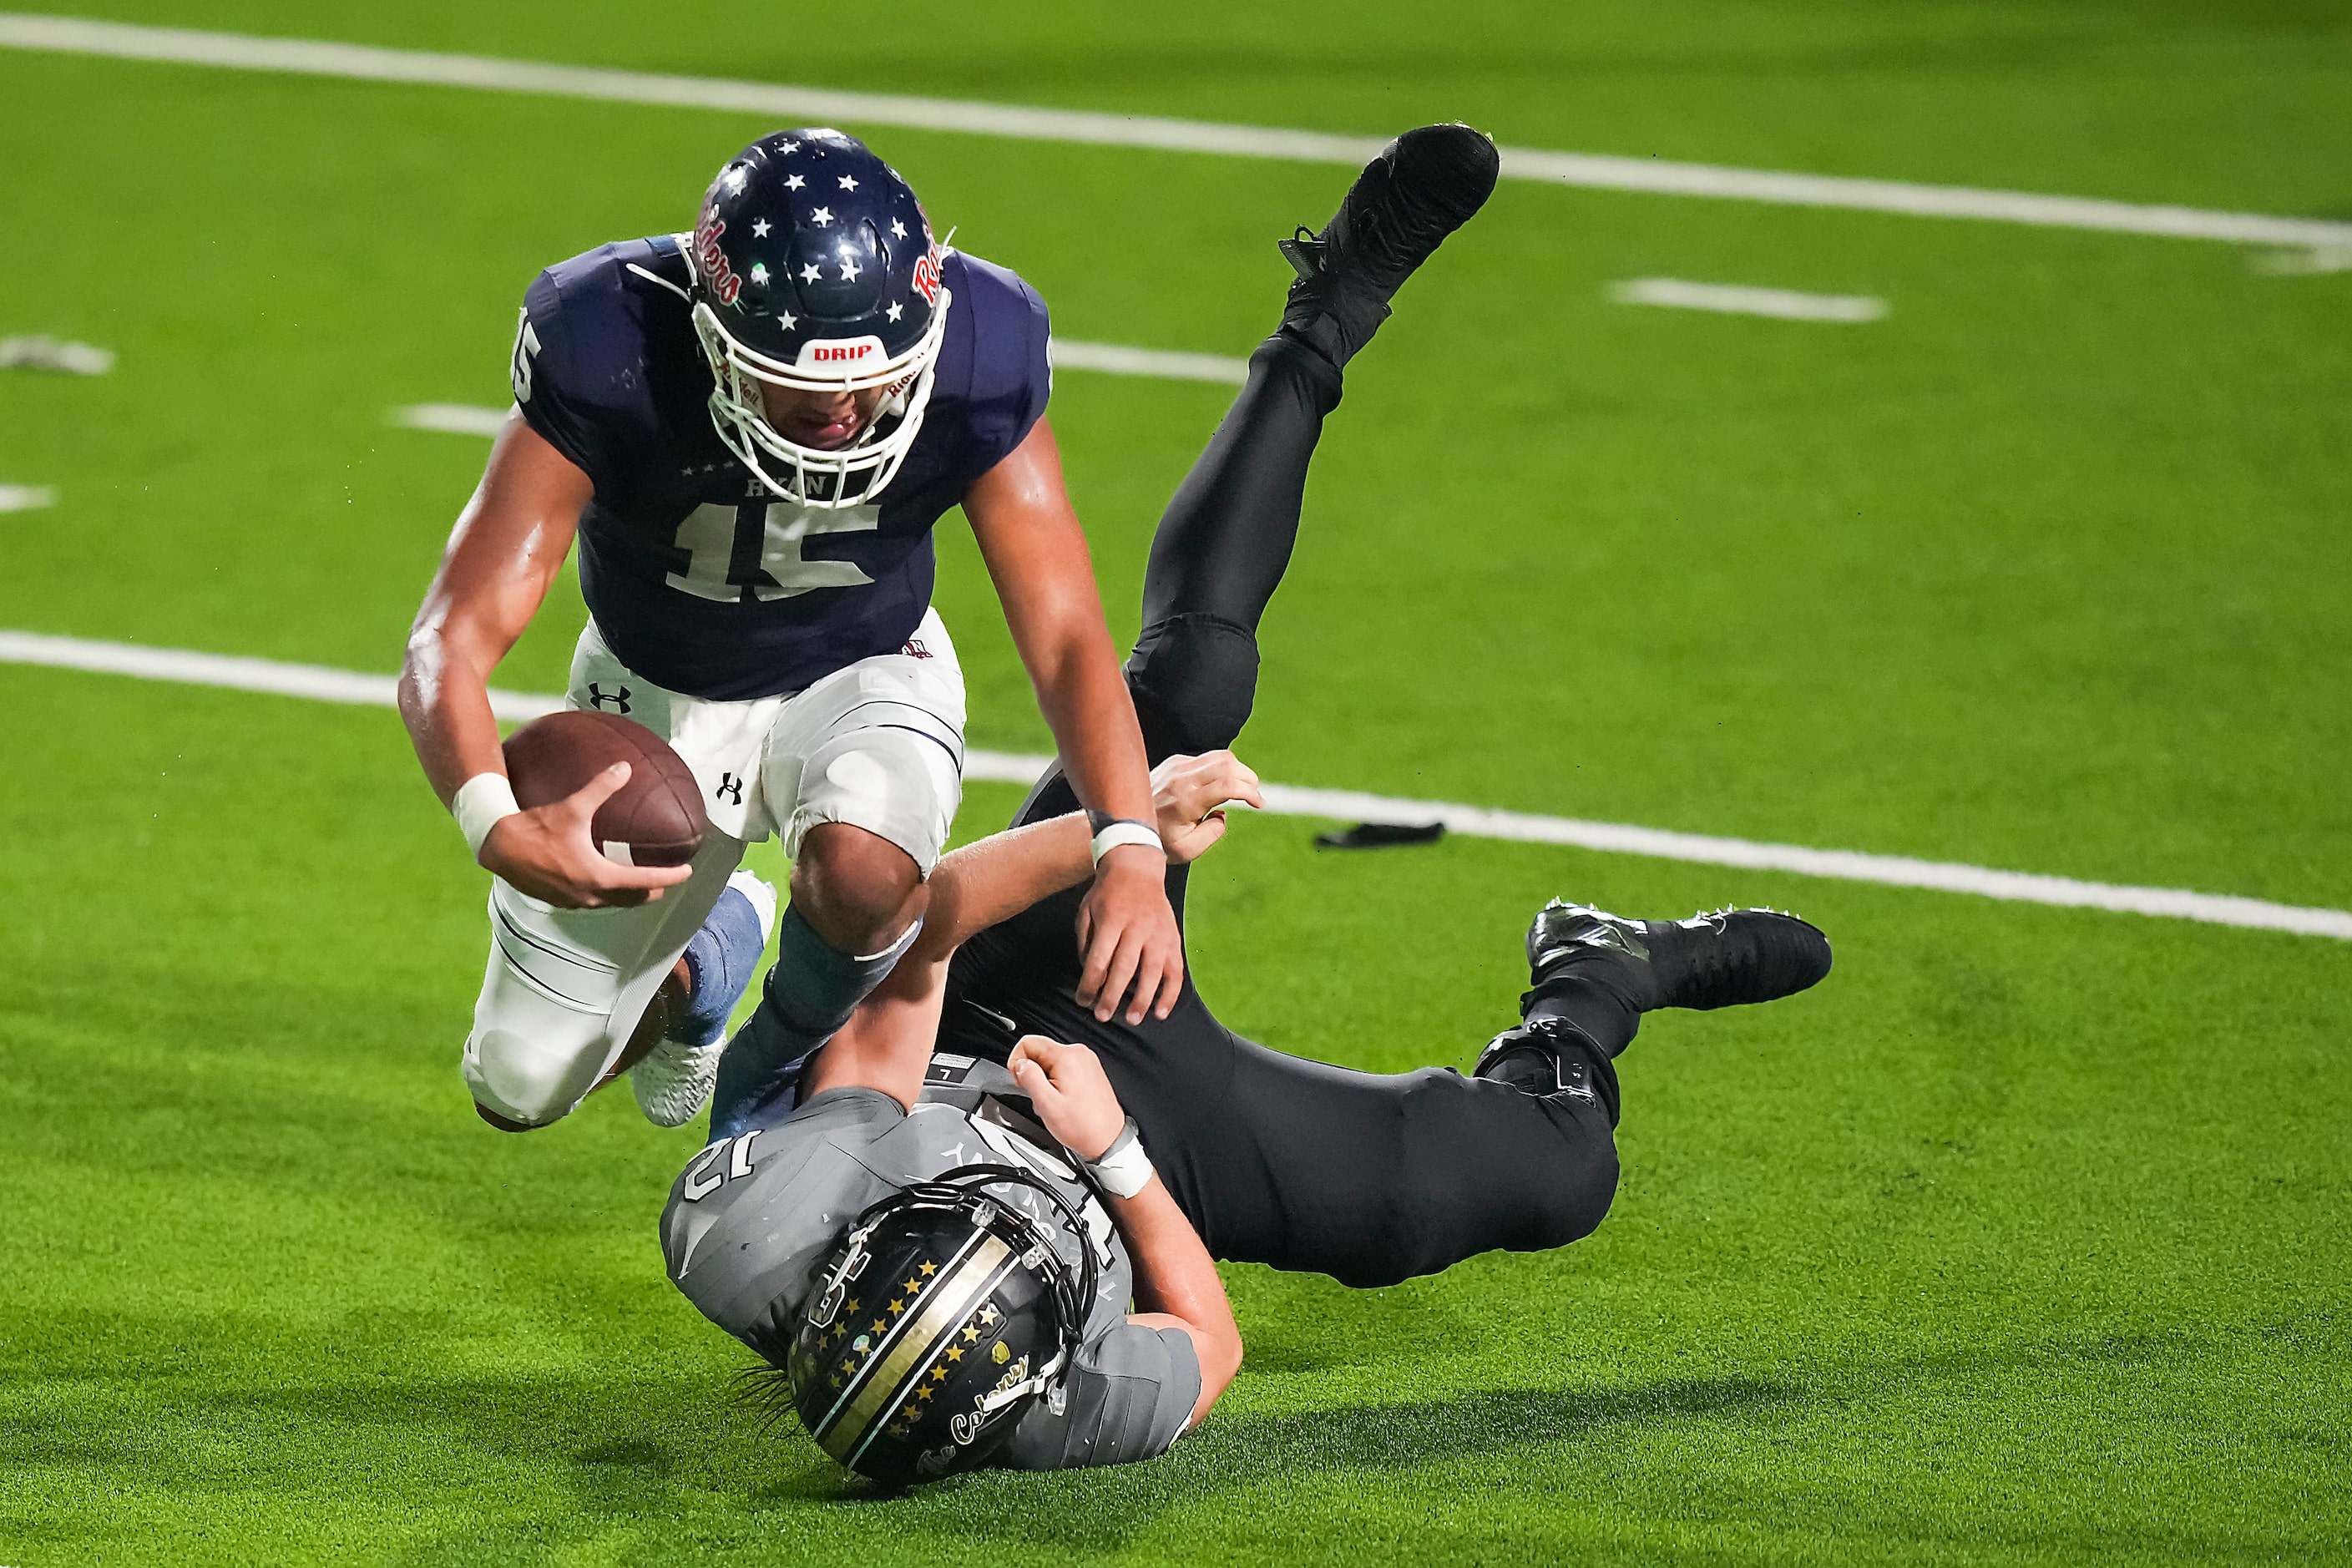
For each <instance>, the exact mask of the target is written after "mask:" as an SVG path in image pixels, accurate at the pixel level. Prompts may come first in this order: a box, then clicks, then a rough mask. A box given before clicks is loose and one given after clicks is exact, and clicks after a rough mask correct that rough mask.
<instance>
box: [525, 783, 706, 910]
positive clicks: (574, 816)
mask: <svg viewBox="0 0 2352 1568" xmlns="http://www.w3.org/2000/svg"><path fill="white" fill-rule="evenodd" d="M628 782H629V764H628V763H614V764H613V765H612V766H611V767H609V768H606V769H605V770H604V772H603V773H598V774H597V775H596V776H595V777H594V778H593V779H590V780H589V781H588V782H587V783H586V784H582V785H581V786H580V788H579V789H578V790H576V791H574V792H573V793H572V794H571V795H565V796H564V797H563V798H562V800H559V801H554V802H551V803H550V804H549V805H542V806H539V807H536V808H534V809H532V810H530V811H520V812H517V813H516V814H515V815H514V816H509V817H503V818H501V819H500V820H499V823H498V825H497V826H494V827H492V828H491V829H490V832H489V837H486V838H484V839H483V840H482V853H481V855H480V857H479V858H480V860H481V863H482V868H483V869H484V870H486V871H489V872H491V873H492V874H494V875H496V876H498V877H499V878H500V879H503V880H504V881H505V882H506V883H507V885H508V886H509V887H511V888H513V889H515V890H516V891H517V892H520V893H528V894H530V896H531V897H532V898H534V899H539V900H542V901H544V902H547V903H551V904H553V905H554V906H555V907H556V908H558V909H560V910H599V909H604V908H607V907H615V906H622V905H629V904H643V903H648V902H650V901H652V900H655V899H658V898H660V897H661V895H662V889H664V888H674V887H676V886H677V884H678V883H680V882H683V881H685V880H686V879H688V877H691V876H693V875H694V868H693V867H691V866H624V865H622V864H621V863H620V862H619V861H617V860H609V859H606V858H605V857H604V851H603V850H601V849H599V848H597V847H596V841H595V839H594V837H593V836H592V835H591V834H590V833H589V831H588V825H589V824H590V823H592V822H593V821H594V820H595V819H596V808H597V807H598V806H600V805H604V802H605V801H606V800H608V799H610V798H611V797H612V795H613V792H614V791H615V790H617V789H619V788H620V787H621V786H622V785H623V784H627V783H628Z"/></svg>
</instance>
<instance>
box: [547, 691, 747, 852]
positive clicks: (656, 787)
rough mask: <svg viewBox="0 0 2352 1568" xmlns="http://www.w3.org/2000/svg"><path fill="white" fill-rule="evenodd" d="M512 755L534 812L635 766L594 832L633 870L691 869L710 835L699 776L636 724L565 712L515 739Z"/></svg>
mask: <svg viewBox="0 0 2352 1568" xmlns="http://www.w3.org/2000/svg"><path fill="white" fill-rule="evenodd" d="M506 752H507V778H508V780H509V783H511V784H513V785H514V792H515V801H516V803H517V804H518V805H520V806H521V807H522V808H523V809H524V810H526V811H529V810H530V809H531V808H533V807H535V806H541V805H548V804H549V803H551V802H552V801H559V800H562V798H563V797H564V796H566V795H572V794H573V793H575V792H576V791H577V790H578V789H579V788H580V786H581V785H583V784H586V783H587V782H588V781H589V780H590V779H593V778H594V777H595V776H596V775H597V774H598V773H603V772H604V770H605V769H606V768H608V767H611V766H612V765H613V764H614V763H628V764H629V782H628V783H626V784H623V785H622V786H621V787H620V788H619V789H618V790H616V791H614V795H613V797H612V798H611V799H610V800H608V801H606V802H605V803H604V805H600V806H598V807H597V808H596V816H595V820H594V821H593V822H591V823H590V824H589V826H588V833H589V837H592V838H593V839H594V840H595V841H596V847H598V848H599V849H602V850H603V851H604V853H605V854H606V855H607V856H609V857H610V858H613V859H614V860H618V861H620V862H621V863H622V864H623V865H625V866H683V865H685V864H686V863H687V862H688V860H691V859H693V858H694V852H695V851H696V850H698V849H699V848H701V847H702V836H703V835H704V834H705V833H707V832H709V828H710V816H709V813H708V812H706V811H704V810H703V809H702V786H701V785H700V784H698V783H696V782H695V777H694V772H693V770H692V769H690V768H688V766H687V765H686V763H685V761H684V759H682V758H681V757H679V756H678V754H677V752H673V751H671V750H670V749H669V742H667V741H665V740H663V739H662V738H661V737H660V736H659V735H656V734H655V733H654V732H653V731H651V730H648V729H646V727H645V726H644V725H643V724H640V723H638V722H636V721H635V720H633V719H624V718H622V717H621V716H620V715H619V714H617V713H596V712H589V711H584V710H573V709H565V710H562V712H558V713H550V714H548V715H547V716H546V717H545V718H541V719H534V720H532V721H530V723H528V724H525V725H524V726H523V727H522V728H521V729H520V730H517V731H515V732H514V733H513V734H511V735H509V736H508V737H507V745H506Z"/></svg>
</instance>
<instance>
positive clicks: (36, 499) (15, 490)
mask: <svg viewBox="0 0 2352 1568" xmlns="http://www.w3.org/2000/svg"><path fill="white" fill-rule="evenodd" d="M57 504H58V492H57V487H56V486H54V485H0V511H38V510H41V509H42V508H43V507H45V506H55V505H57Z"/></svg>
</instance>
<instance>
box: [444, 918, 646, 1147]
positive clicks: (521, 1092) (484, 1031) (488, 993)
mask: <svg viewBox="0 0 2352 1568" xmlns="http://www.w3.org/2000/svg"><path fill="white" fill-rule="evenodd" d="M611 1033H612V1018H611V1016H610V1014H609V1013H606V1012H593V1011H587V1010H583V1008H581V1007H579V1006H577V1005H565V1004H564V1003H562V1002H559V1001H557V1000H555V999H554V998H553V997H551V995H549V994H547V993H546V991H545V990H544V989H543V988H542V987H541V985H540V984H538V983H537V982H535V981H534V980H533V979H532V977H531V976H530V975H528V974H526V973H522V972H521V971H520V970H519V969H517V968H516V967H515V965H514V964H513V963H512V962H511V961H510V960H509V957H508V954H507V953H506V952H505V950H504V948H503V946H502V945H501V944H500V943H498V942H493V943H491V946H490V960H489V965H488V973H486V974H484V976H483V978H482V994H481V997H480V999H479V1000H478V1001H477V1002H476V1003H475V1004H474V1027H473V1032H472V1033H470V1034H469V1035H467V1037H466V1051H465V1058H464V1070H465V1075H466V1087H467V1089H469V1090H471V1091H472V1093H473V1096H474V1102H475V1103H476V1104H477V1105H479V1106H481V1107H483V1108H484V1109H485V1110H492V1111H495V1112H497V1113H498V1114H499V1116H501V1117H503V1118H505V1119H506V1120H507V1121H516V1122H520V1123H522V1124H523V1125H524V1126H526V1127H543V1126H545V1125H546V1124H547V1123H549V1122H551V1121H560V1120H562V1118H563V1117H564V1116H565V1115H566V1114H568V1113H569V1112H570V1111H571V1110H572V1107H573V1106H575V1105H577V1104H579V1103H580V1101H581V1100H582V1098H583V1097H584V1096H585V1095H586V1094H587V1092H588V1091H589V1090H590V1089H593V1088H595V1087H596V1080H597V1079H599V1078H601V1077H603V1076H604V1064H605V1061H606V1059H607V1058H609V1057H610V1056H611V1054H612V1040H611Z"/></svg>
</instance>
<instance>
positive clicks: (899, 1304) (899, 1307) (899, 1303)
mask: <svg viewBox="0 0 2352 1568" xmlns="http://www.w3.org/2000/svg"><path fill="white" fill-rule="evenodd" d="M890 1310H892V1311H894V1312H903V1311H905V1310H907V1300H906V1298H905V1297H903V1296H902V1297H900V1298H899V1299H898V1300H895V1301H893V1302H891V1303H890Z"/></svg>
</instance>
